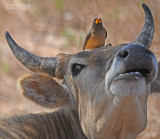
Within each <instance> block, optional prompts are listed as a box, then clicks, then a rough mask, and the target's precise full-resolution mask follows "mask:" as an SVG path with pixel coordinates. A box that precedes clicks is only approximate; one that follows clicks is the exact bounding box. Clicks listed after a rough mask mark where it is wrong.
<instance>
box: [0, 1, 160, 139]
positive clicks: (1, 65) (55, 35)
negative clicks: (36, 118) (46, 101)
mask: <svg viewBox="0 0 160 139" xmlns="http://www.w3.org/2000/svg"><path fill="white" fill-rule="evenodd" d="M143 2H144V3H146V4H147V5H148V6H149V7H150V9H151V11H152V14H153V16H154V21H155V34H154V38H153V42H152V47H151V50H152V51H153V52H154V53H155V55H156V56H157V59H158V60H160V57H159V56H160V46H159V45H160V39H159V38H160V14H159V13H160V0H152V1H151V0H134V1H133V0H132V1H129V0H114V1H113V0H0V116H10V115H16V114H26V113H31V112H32V113H37V112H44V111H49V110H48V109H45V108H42V107H40V106H37V105H35V104H34V103H33V102H30V101H29V100H26V99H24V98H23V97H22V96H21V95H20V90H19V89H18V87H17V79H18V78H19V77H20V76H21V75H23V74H26V73H29V72H30V71H29V70H27V69H26V68H25V67H24V66H23V65H22V64H20V63H19V62H18V61H17V60H16V58H15V57H14V56H13V54H12V52H11V50H10V49H9V47H8V45H7V43H6V40H5V37H4V33H5V31H9V32H10V34H11V35H12V37H13V38H14V39H15V41H16V42H17V43H18V44H19V45H20V46H22V47H23V48H25V49H26V50H28V51H30V52H32V53H34V54H36V55H39V56H46V57H51V56H56V55H57V54H59V53H67V54H69V53H77V52H79V51H81V50H82V45H83V40H84V37H85V35H86V33H87V32H88V30H89V28H90V27H91V24H92V21H93V19H94V18H95V17H101V18H102V21H103V25H104V26H105V27H106V29H107V31H108V37H107V40H106V44H108V43H111V44H112V45H113V46H116V45H118V44H120V43H128V42H130V41H133V40H134V39H135V38H136V37H137V36H138V34H139V33H140V32H141V29H142V26H143V24H144V17H145V16H144V12H143V9H142V7H141V4H142V3H143ZM158 138H160V95H158V94H156V95H151V96H150V97H149V99H148V125H147V128H146V129H145V130H144V131H143V132H142V133H141V134H140V135H139V137H138V139H158Z"/></svg>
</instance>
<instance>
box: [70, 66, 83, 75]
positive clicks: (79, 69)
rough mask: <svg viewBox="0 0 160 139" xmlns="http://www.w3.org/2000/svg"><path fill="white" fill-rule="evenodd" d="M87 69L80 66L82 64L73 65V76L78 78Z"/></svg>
mask: <svg viewBox="0 0 160 139" xmlns="http://www.w3.org/2000/svg"><path fill="white" fill-rule="evenodd" d="M84 67H85V65H80V64H73V65H72V74H73V76H77V75H78V74H79V73H80V72H81V71H82V69H83V68H84Z"/></svg>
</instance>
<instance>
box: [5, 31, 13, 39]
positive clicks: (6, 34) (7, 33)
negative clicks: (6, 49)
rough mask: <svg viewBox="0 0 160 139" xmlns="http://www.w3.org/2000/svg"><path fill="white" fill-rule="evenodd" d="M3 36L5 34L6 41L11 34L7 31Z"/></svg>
mask: <svg viewBox="0 0 160 139" xmlns="http://www.w3.org/2000/svg"><path fill="white" fill-rule="evenodd" d="M5 36H6V39H7V41H8V40H9V39H12V38H11V35H10V34H9V32H8V31H6V32H5Z"/></svg>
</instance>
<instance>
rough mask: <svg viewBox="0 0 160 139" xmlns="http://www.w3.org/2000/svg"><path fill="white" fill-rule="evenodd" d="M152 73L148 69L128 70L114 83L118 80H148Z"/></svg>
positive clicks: (116, 78)
mask: <svg viewBox="0 0 160 139" xmlns="http://www.w3.org/2000/svg"><path fill="white" fill-rule="evenodd" d="M150 73H151V71H150V70H149V69H146V68H135V69H130V70H127V71H125V72H123V73H120V74H119V75H118V76H117V77H115V78H114V81H116V80H122V79H126V80H127V79H136V80H138V79H139V78H145V79H146V78H147V77H148V75H149V74H150Z"/></svg>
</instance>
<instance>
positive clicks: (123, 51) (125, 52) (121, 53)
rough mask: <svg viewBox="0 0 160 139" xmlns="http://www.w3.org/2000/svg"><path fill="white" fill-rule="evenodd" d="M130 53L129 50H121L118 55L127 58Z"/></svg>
mask: <svg viewBox="0 0 160 139" xmlns="http://www.w3.org/2000/svg"><path fill="white" fill-rule="evenodd" d="M128 55H129V50H128V49H127V50H122V51H120V52H119V54H118V56H119V57H121V58H126V57H127V56H128Z"/></svg>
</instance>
